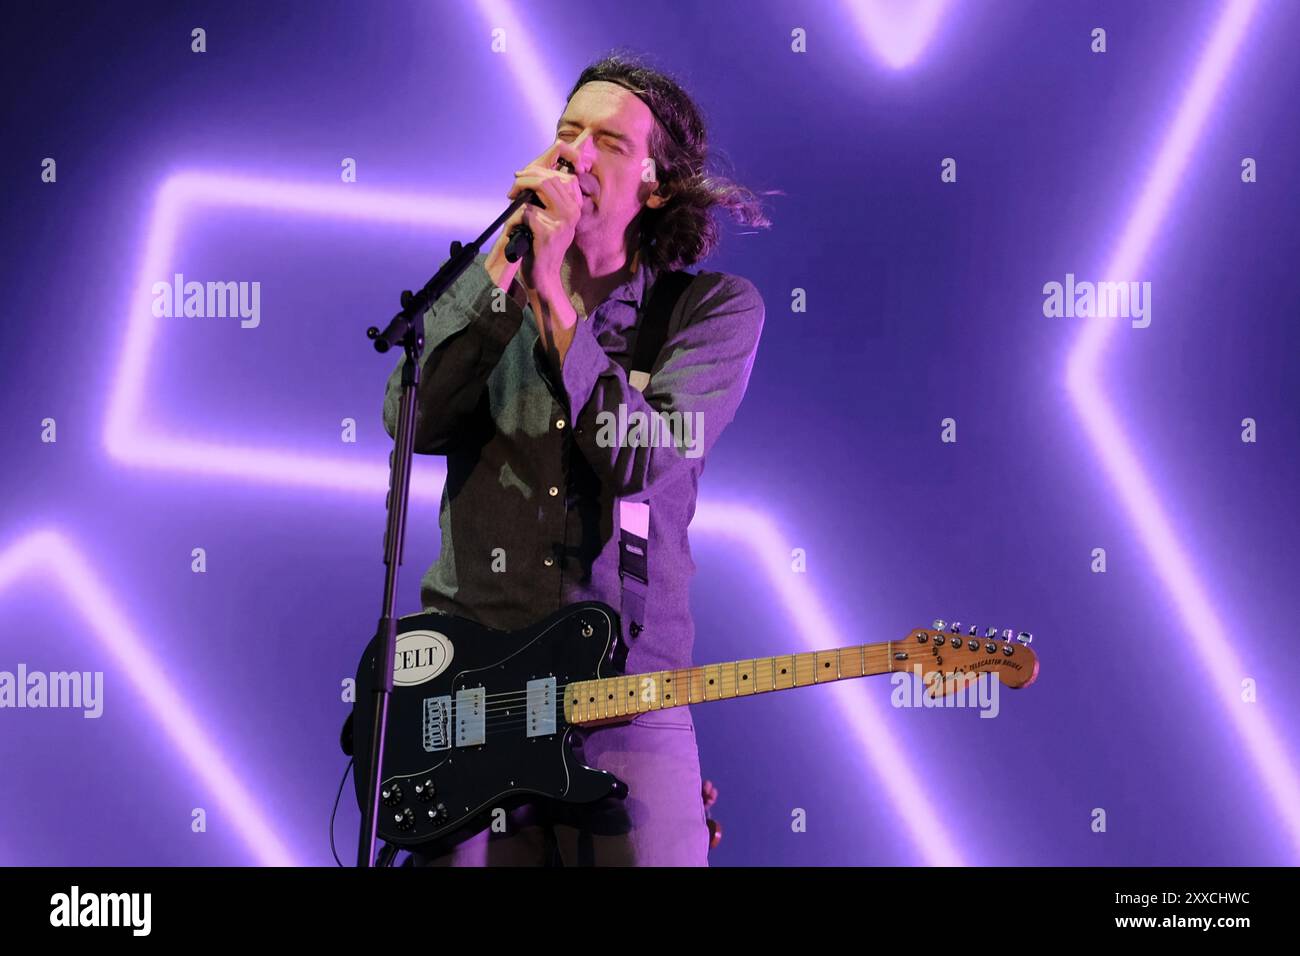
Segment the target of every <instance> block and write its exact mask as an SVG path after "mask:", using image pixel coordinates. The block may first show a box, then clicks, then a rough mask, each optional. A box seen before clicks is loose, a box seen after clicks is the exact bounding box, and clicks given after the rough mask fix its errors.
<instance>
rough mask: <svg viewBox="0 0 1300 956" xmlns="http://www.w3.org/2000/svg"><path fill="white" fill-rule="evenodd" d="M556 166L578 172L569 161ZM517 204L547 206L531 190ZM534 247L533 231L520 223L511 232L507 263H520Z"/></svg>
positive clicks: (507, 249)
mask: <svg viewBox="0 0 1300 956" xmlns="http://www.w3.org/2000/svg"><path fill="white" fill-rule="evenodd" d="M555 165H556V166H567V167H568V170H569V172H570V173H573V172H576V171H575V170H574V168H573V164H572V163H571V162H569V161H568V160H567V159H560V160H557V161H556V163H555ZM515 201H516V203H518V204H519V205H522V204H523V203H531V204H532V205H534V206H541V207H542V208H543V209H545V208H546V204H545V203H544V202H542V201H541V199H539V198H538V197H537V194H536V193H535V192H533V191H532V190H531V189H525V190H524V191H523V192H522V193H520V194H519V198H518V199H517V200H515ZM532 247H533V231H532V230H531V229H529V228H528V226H527V225H526V224H525V223H522V222H521V223H520V224H519V225H517V226H515V227H514V228H513V229H511V230H510V238H509V239H508V240H507V241H506V262H518V261H519V260H520V259H522V258H523V257H524V253H526V252H528V251H529V250H530V249H531V248H532Z"/></svg>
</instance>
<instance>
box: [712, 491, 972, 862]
mask: <svg viewBox="0 0 1300 956" xmlns="http://www.w3.org/2000/svg"><path fill="white" fill-rule="evenodd" d="M691 527H692V530H694V529H695V528H699V529H700V530H704V531H708V532H709V533H711V534H716V535H725V536H730V537H733V538H736V539H738V541H739V544H738V545H737V548H736V553H737V554H746V555H749V556H750V557H752V558H754V559H755V560H756V561H758V563H759V566H760V567H761V568H762V569H763V571H764V572H766V574H767V579H768V581H769V582H770V584H771V586H772V588H773V590H774V591H775V592H776V594H777V596H778V597H779V598H780V599H781V603H782V604H783V605H784V606H785V610H786V614H787V615H788V616H789V619H790V623H791V624H792V625H793V626H794V627H795V629H796V630H798V632H799V634H800V636H801V637H802V638H803V641H804V644H806V645H807V646H808V648H809V649H810V650H825V649H827V648H831V647H839V646H842V645H845V644H850V643H855V642H868V641H880V640H889V639H890V638H891V636H894V635H869V634H856V633H853V632H850V631H847V630H845V629H844V628H841V627H840V626H839V625H838V624H836V623H835V621H834V620H833V619H832V617H831V615H830V612H829V611H827V609H826V606H825V604H823V603H822V601H821V599H820V598H819V597H818V596H817V595H816V594H815V593H814V591H813V589H812V588H811V587H810V586H809V585H808V584H807V583H805V580H804V579H805V577H806V575H803V574H796V573H795V572H793V571H792V570H791V569H790V563H789V562H790V552H791V549H790V546H789V544H788V543H787V542H786V540H785V539H784V537H783V536H782V535H781V533H780V531H779V530H778V529H777V527H776V525H775V524H774V523H773V521H772V520H771V519H770V518H768V517H767V515H765V514H762V513H761V512H758V511H755V510H753V509H751V508H747V507H745V506H743V505H723V504H717V505H712V506H710V507H708V508H707V509H701V510H700V511H699V512H698V513H697V514H696V517H695V521H694V522H693V524H692V526H691ZM924 623H926V624H928V622H924ZM896 636H897V637H900V638H901V637H904V636H906V634H905V633H903V634H899V635H896ZM826 690H827V691H828V692H829V693H831V694H833V695H834V698H835V702H836V704H838V706H839V708H840V713H841V715H842V717H843V719H844V722H845V723H846V724H847V725H848V727H849V729H850V730H851V731H852V732H853V734H854V736H856V737H857V740H858V743H859V745H860V746H861V748H862V749H861V752H862V753H864V754H865V755H866V757H867V760H868V762H869V763H870V765H871V769H872V770H873V771H874V772H875V774H876V777H877V778H878V779H879V782H880V785H881V787H882V788H883V789H884V791H885V793H886V795H887V796H888V797H889V799H890V801H891V802H892V803H893V805H894V810H895V812H896V813H897V814H898V816H899V817H900V818H901V819H902V821H903V824H904V826H905V827H906V829H907V834H908V836H909V837H910V838H911V840H912V842H913V844H915V846H916V848H917V850H918V851H919V852H920V853H921V855H922V857H923V858H924V859H925V861H926V863H927V864H929V865H931V866H965V865H966V864H965V862H964V861H963V860H962V858H961V855H960V853H959V851H958V849H957V847H958V842H957V840H956V838H955V837H954V836H953V834H952V833H950V832H948V830H947V828H946V827H945V826H944V823H943V821H942V819H940V815H939V814H936V813H935V812H934V800H935V794H934V791H933V790H932V789H926V788H925V787H923V786H922V785H921V782H920V780H919V779H918V777H917V775H916V773H915V771H914V770H913V769H912V765H911V762H910V761H909V760H908V758H907V755H906V754H905V753H904V752H903V750H902V749H901V748H900V747H899V746H898V744H897V742H896V741H895V740H894V737H893V734H892V733H890V731H889V724H890V716H891V714H890V711H883V712H882V710H881V708H880V707H879V706H878V705H877V704H875V703H873V702H872V699H871V696H870V694H869V692H868V690H867V689H866V688H864V687H862V686H859V685H858V683H857V682H856V681H840V682H836V683H834V684H831V685H830V686H828V687H827V688H826Z"/></svg>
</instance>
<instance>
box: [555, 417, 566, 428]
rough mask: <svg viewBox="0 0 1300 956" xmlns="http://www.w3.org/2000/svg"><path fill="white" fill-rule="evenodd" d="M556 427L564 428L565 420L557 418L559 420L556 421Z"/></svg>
mask: <svg viewBox="0 0 1300 956" xmlns="http://www.w3.org/2000/svg"><path fill="white" fill-rule="evenodd" d="M555 427H556V428H563V427H564V419H563V418H557V419H556V420H555Z"/></svg>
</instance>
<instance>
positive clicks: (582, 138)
mask: <svg viewBox="0 0 1300 956" xmlns="http://www.w3.org/2000/svg"><path fill="white" fill-rule="evenodd" d="M569 145H570V146H572V147H573V149H574V151H575V152H576V153H577V154H578V159H579V162H578V168H577V169H576V170H574V172H575V174H576V173H586V172H589V171H590V170H591V164H592V162H593V161H594V160H595V157H596V141H595V140H594V139H592V137H591V133H589V132H583V133H581V134H579V135H578V137H577V138H576V139H575V140H574V141H573V142H571V143H570V144H569Z"/></svg>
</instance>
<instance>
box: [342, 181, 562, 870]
mask: <svg viewBox="0 0 1300 956" xmlns="http://www.w3.org/2000/svg"><path fill="white" fill-rule="evenodd" d="M525 202H531V203H533V204H534V205H537V206H541V205H542V201H541V200H540V199H538V198H537V196H536V195H535V194H534V193H533V191H532V190H531V189H526V190H524V191H523V192H522V193H521V194H520V195H519V197H518V198H516V199H515V201H514V202H512V203H511V204H510V206H509V207H508V208H507V209H506V211H505V212H503V213H502V214H501V215H499V216H498V217H497V218H496V219H495V220H494V221H493V223H492V225H490V226H488V227H487V229H486V230H484V232H483V234H482V235H480V236H479V237H478V238H477V239H475V240H474V241H473V242H471V243H469V244H468V245H463V244H461V243H460V242H453V243H452V244H451V258H450V259H448V260H447V261H446V262H444V263H443V264H442V268H440V269H439V270H438V271H437V272H436V273H435V274H434V276H433V278H432V279H430V280H429V281H428V282H426V283H425V284H424V288H422V289H421V290H420V291H419V292H416V293H414V294H413V293H412V292H411V291H410V290H409V289H407V290H406V291H404V292H403V293H402V296H401V302H402V311H401V312H398V313H397V315H395V316H393V318H392V321H390V322H389V323H388V326H387V327H386V328H385V329H384V330H383V331H382V332H381V331H380V330H379V328H378V327H377V326H373V325H372V326H371V327H370V328H368V329H367V330H366V337H367V338H369V339H370V340H371V341H372V342H374V344H375V350H376V351H378V352H387V351H388V350H389V349H390V348H392V347H393V346H395V345H400V346H401V347H402V348H403V349H404V350H405V352H406V364H405V365H404V366H403V368H402V396H401V403H400V405H399V406H398V412H397V429H396V435H395V439H394V449H393V453H392V455H391V456H390V458H389V479H388V501H387V508H388V524H387V528H386V530H385V533H384V566H385V570H384V601H383V609H382V612H381V613H380V617H379V629H378V631H377V636H378V638H379V639H380V643H379V645H378V650H377V654H376V657H375V666H376V667H377V668H378V669H379V673H378V674H377V675H376V680H375V691H374V701H373V704H374V718H373V721H372V723H371V725H370V761H369V766H367V767H366V768H365V774H366V790H365V793H366V803H365V805H364V806H363V807H362V816H361V833H360V840H359V842H358V846H357V866H359V867H370V866H374V865H375V840H376V838H377V836H378V824H379V819H378V817H379V801H380V785H381V779H382V778H381V768H382V764H383V753H384V739H385V734H386V731H387V723H388V702H389V699H390V698H391V697H392V693H393V657H394V654H395V653H396V645H397V618H396V617H394V614H393V610H394V602H395V598H396V592H397V568H398V566H399V565H400V564H401V563H402V551H403V546H404V544H405V540H406V507H407V502H408V501H409V499H410V494H411V458H412V455H413V454H414V450H415V406H416V395H417V389H418V388H419V384H420V353H421V352H423V351H424V313H425V312H427V311H428V309H429V307H430V306H431V305H432V304H433V303H435V302H437V301H438V299H440V298H441V297H442V294H443V293H444V292H446V291H447V289H449V288H450V287H451V285H452V284H453V283H454V282H455V281H456V280H457V279H458V278H459V277H460V275H461V273H463V272H464V271H465V270H466V269H467V268H469V265H470V263H472V262H473V261H474V259H475V257H476V256H477V255H478V252H479V249H480V248H482V246H483V243H485V242H486V241H487V240H488V239H489V238H490V237H491V236H492V234H493V233H495V232H496V231H497V230H498V229H500V228H501V224H502V223H504V222H505V221H506V220H507V219H509V218H510V217H511V216H512V215H514V213H515V211H516V210H517V209H518V208H519V207H520V206H522V205H523V204H524V203H525ZM532 240H533V235H532V231H531V230H529V229H528V227H527V226H523V225H520V226H517V227H516V228H515V229H512V230H511V235H510V239H509V242H508V245H507V252H506V258H507V259H508V260H509V261H510V262H517V261H518V260H519V258H520V256H522V255H523V254H524V253H525V252H527V251H528V249H529V248H530V246H531V244H532ZM512 254H513V257H512ZM357 706H363V704H362V702H361V701H357ZM356 772H357V773H360V772H362V768H361V767H359V766H358V767H357V768H356ZM386 858H387V860H388V861H391V858H392V854H386Z"/></svg>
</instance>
